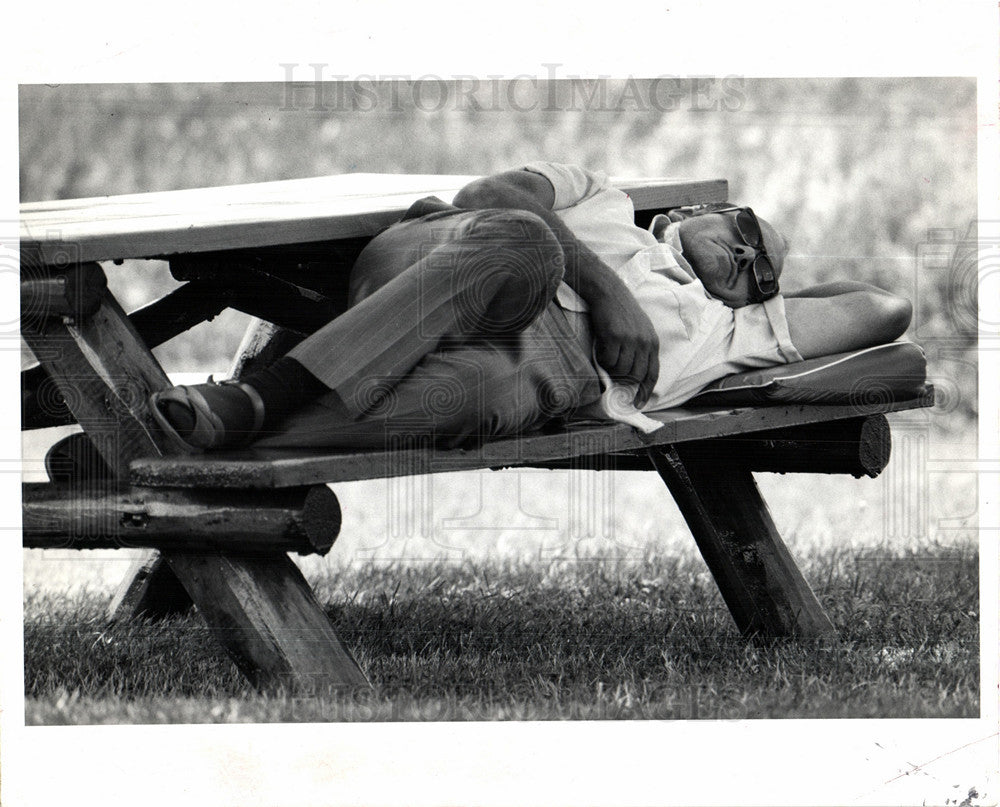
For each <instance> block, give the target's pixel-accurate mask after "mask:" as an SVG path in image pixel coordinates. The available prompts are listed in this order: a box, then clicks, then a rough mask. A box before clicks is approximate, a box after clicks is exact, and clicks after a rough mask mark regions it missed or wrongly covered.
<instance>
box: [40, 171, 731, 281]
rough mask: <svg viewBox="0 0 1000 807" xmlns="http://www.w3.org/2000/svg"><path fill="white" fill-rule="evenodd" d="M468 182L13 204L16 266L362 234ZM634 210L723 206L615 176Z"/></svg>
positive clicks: (318, 181)
mask: <svg viewBox="0 0 1000 807" xmlns="http://www.w3.org/2000/svg"><path fill="white" fill-rule="evenodd" d="M475 178H476V177H473V176H455V175H452V176H432V175H423V176H421V175H398V174H345V175H341V176H331V177H316V178H313V179H297V180H286V181H283V182H268V183H257V184H251V185H234V186H229V187H222V188H196V189H191V190H182V191H165V192H160V193H146V194H130V195H126V196H107V197H97V198H89V199H70V200H63V201H55V202H28V203H25V204H22V205H21V252H22V259H23V260H25V261H35V262H38V261H40V262H42V263H51V262H53V261H54V260H55V259H56V257H57V256H62V255H64V254H65V251H66V247H67V245H71V246H72V249H73V252H74V255H75V260H76V261H104V260H112V259H116V258H143V257H157V256H169V255H175V254H178V253H196V252H213V251H218V250H229V249H243V248H248V247H261V246H271V245H278V244H300V243H307V242H312V241H325V240H330V239H338V238H354V237H359V236H371V235H374V234H375V233H376V232H378V231H379V230H380V229H381V228H383V227H385V226H387V225H389V224H391V223H393V222H394V221H397V220H398V219H399V217H400V216H401V215H402V214H403V212H404V211H405V210H406V209H407V208H408V207H409V206H410V205H411V204H412V203H413V202H415V201H416V200H417V199H419V198H421V197H423V196H428V195H435V196H438V197H439V198H441V199H443V200H444V201H451V199H452V198H453V197H454V195H455V193H456V192H458V190H459V189H460V188H461V187H462V186H463V185H465V184H467V183H468V182H469V181H471V180H473V179H475ZM614 182H615V184H616V185H617V186H618V187H620V188H621V189H622V190H624V191H626V192H627V193H629V195H630V196H631V197H632V200H633V204H634V205H635V206H636V208H637V209H648V208H654V207H672V206H677V205H682V204H697V203H700V202H709V201H724V200H725V199H726V196H727V193H728V186H727V183H726V181H725V180H721V179H718V180H698V181H693V180H678V179H666V178H646V179H642V178H638V179H636V178H632V179H623V178H618V179H615V180H614Z"/></svg>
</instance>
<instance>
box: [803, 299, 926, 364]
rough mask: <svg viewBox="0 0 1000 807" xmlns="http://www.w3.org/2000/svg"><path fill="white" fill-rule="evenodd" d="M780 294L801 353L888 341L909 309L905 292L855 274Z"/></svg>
mask: <svg viewBox="0 0 1000 807" xmlns="http://www.w3.org/2000/svg"><path fill="white" fill-rule="evenodd" d="M784 297H785V316H786V318H787V320H788V333H789V336H791V339H792V344H793V345H795V347H796V348H797V349H798V351H799V353H801V354H802V358H803V359H811V358H813V357H815V356H826V355H829V354H831V353H843V352H846V351H848V350H861V349H862V348H866V347H871V346H873V345H881V344H885V343H886V342H892V341H893V340H895V339H898V338H899V337H900V336H902V335H903V333H904V332H905V331H906V329H907V328H908V327H909V325H910V318H911V317H912V315H913V307H912V306H911V305H910V301H909V300H907V299H906V298H904V297H899V296H897V295H895V294H891V293H890V292H887V291H884V290H883V289H880V288H878V287H876V286H871V285H869V284H867V283H861V282H859V281H854V280H841V281H836V282H833V283H823V284H822V285H819V286H811V287H809V288H806V289H802V290H801V291H797V292H789V293H786V294H785V295H784Z"/></svg>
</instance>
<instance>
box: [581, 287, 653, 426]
mask: <svg viewBox="0 0 1000 807" xmlns="http://www.w3.org/2000/svg"><path fill="white" fill-rule="evenodd" d="M588 302H589V304H590V324H591V329H592V331H593V336H594V356H595V358H596V359H597V363H598V364H600V365H601V367H603V368H604V369H605V370H607V371H608V374H609V375H610V376H611V377H612V378H613V379H614V380H615V381H619V382H622V383H626V384H627V383H632V384H638V385H639V389H638V391H637V393H636V396H635V405H636V407H638V408H642V406H643V405H644V404H645V403H646V401H648V400H649V396H650V395H652V393H653V387H654V385H655V384H656V379H657V377H658V376H659V374H660V340H659V339H658V338H657V336H656V331H655V330H654V329H653V323H652V322H650V319H649V317H648V316H647V315H646V312H645V311H643V310H642V308H640V307H639V304H638V303H637V302H636V301H635V298H634V297H633V296H632V294H631V293H630V292H629V291H628V289H626V288H625V287H624V286H622V287H621V289H616V290H615V291H613V292H612V293H610V294H603V295H600V296H596V297H593V298H591V299H590V300H589V301H588Z"/></svg>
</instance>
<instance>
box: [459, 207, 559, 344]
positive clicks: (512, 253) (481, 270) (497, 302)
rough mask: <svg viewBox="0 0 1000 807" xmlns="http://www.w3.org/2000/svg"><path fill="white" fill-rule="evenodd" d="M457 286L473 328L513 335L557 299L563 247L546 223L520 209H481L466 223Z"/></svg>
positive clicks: (462, 238)
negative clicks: (474, 323) (473, 317)
mask: <svg viewBox="0 0 1000 807" xmlns="http://www.w3.org/2000/svg"><path fill="white" fill-rule="evenodd" d="M461 243H462V246H463V249H462V254H461V258H460V260H459V265H458V267H457V270H458V271H457V273H456V277H455V280H456V283H457V284H459V285H460V286H461V287H462V288H463V289H464V290H465V291H464V293H463V300H464V301H465V302H464V305H463V307H464V308H466V309H467V310H468V311H469V312H470V313H471V312H476V314H475V319H476V321H477V325H476V328H475V330H478V331H480V332H485V333H516V332H518V331H520V330H523V328H524V327H526V326H527V325H528V324H529V323H530V322H531V321H533V320H534V319H535V318H536V317H537V316H538V315H539V314H540V313H541V312H542V310H544V308H545V306H546V305H547V304H548V303H549V302H550V301H551V300H552V298H553V297H554V296H555V293H556V290H557V289H558V287H559V283H560V281H561V280H562V277H563V271H564V267H565V260H564V256H563V251H562V247H560V245H559V241H558V239H557V238H556V236H555V234H554V233H553V232H552V230H551V229H550V228H549V226H548V225H547V224H546V223H545V221H544V220H543V219H542V218H541V217H539V216H537V215H535V214H534V213H530V212H528V211H524V210H484V211H481V214H480V215H478V216H476V217H473V218H472V219H470V221H469V223H468V226H467V228H465V231H464V232H463V233H462V237H461Z"/></svg>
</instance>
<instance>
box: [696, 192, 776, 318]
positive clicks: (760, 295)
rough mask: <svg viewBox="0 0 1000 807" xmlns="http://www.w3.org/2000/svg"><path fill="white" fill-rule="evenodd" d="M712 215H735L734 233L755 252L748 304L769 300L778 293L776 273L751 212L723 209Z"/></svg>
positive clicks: (745, 208)
mask: <svg viewBox="0 0 1000 807" xmlns="http://www.w3.org/2000/svg"><path fill="white" fill-rule="evenodd" d="M711 212H712V213H734V212H735V213H736V231H737V232H738V233H739V234H740V238H742V239H743V243H744V244H746V245H747V246H748V247H750V248H751V249H753V250H754V251H756V253H757V257H756V258H754V261H753V274H752V277H753V284H752V286H753V287H752V288H751V289H750V302H751V303H762V302H764V301H765V300H770V299H771V298H772V297H774V295H776V294H777V293H778V273H777V272H775V271H774V264H773V263H771V258H770V257H769V256H768V254H767V249H766V248H765V247H764V234H763V233H762V232H761V229H760V222H759V221H758V220H757V216H756V215H755V214H754V212H753V210H751V209H750V208H749V207H724V208H722V209H721V210H713V211H711Z"/></svg>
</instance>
